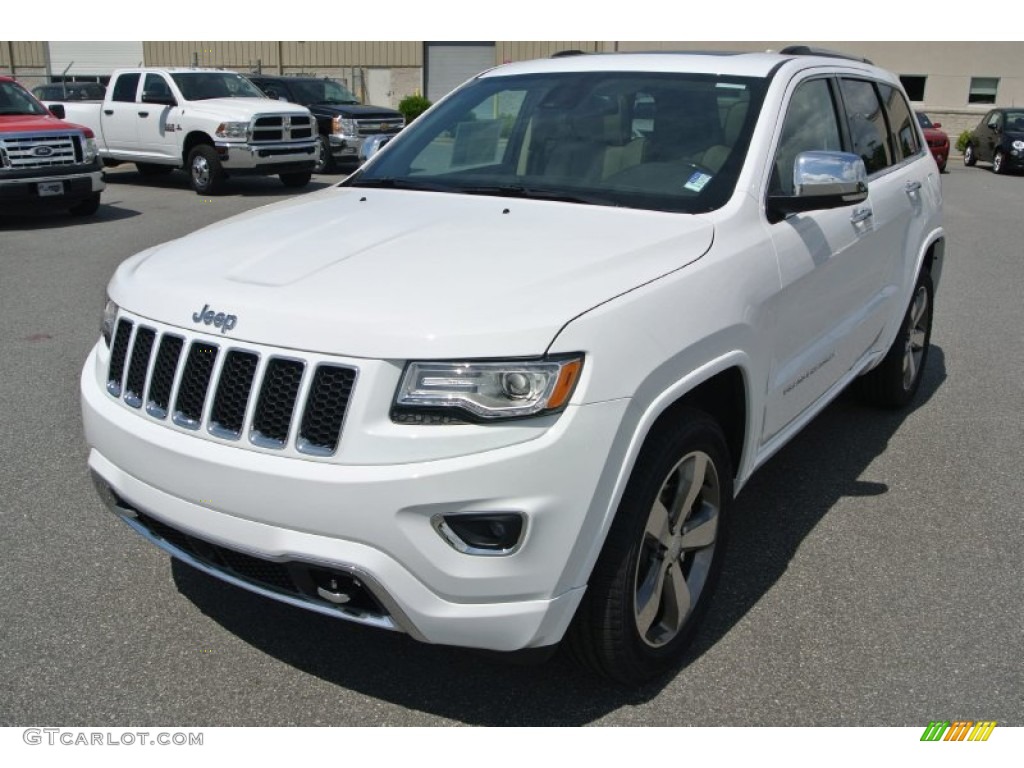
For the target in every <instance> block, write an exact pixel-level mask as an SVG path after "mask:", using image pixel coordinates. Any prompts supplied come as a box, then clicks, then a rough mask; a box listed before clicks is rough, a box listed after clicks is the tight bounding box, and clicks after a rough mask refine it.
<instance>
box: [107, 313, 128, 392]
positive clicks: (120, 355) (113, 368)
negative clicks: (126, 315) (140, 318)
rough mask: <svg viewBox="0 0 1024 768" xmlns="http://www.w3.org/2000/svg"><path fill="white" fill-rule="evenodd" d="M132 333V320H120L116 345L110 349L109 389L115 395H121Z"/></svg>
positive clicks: (115, 335) (115, 338) (115, 340)
mask: <svg viewBox="0 0 1024 768" xmlns="http://www.w3.org/2000/svg"><path fill="white" fill-rule="evenodd" d="M131 335H132V322H131V320H125V319H123V318H122V319H121V320H118V321H117V333H116V334H114V346H113V347H111V349H110V367H109V368H108V369H107V391H108V392H109V393H110V394H112V395H113V396H114V397H120V396H121V379H122V378H123V377H124V361H125V359H126V358H127V356H128V339H129V338H130V337H131Z"/></svg>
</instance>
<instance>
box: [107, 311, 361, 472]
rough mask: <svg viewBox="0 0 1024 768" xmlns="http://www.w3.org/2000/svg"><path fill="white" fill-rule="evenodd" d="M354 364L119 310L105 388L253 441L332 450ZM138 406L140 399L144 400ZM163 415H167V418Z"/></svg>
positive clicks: (217, 432)
mask: <svg viewBox="0 0 1024 768" xmlns="http://www.w3.org/2000/svg"><path fill="white" fill-rule="evenodd" d="M356 373H357V372H356V369H354V368H351V367H348V366H344V365H337V364H335V363H328V362H309V361H307V360H303V359H299V358H296V357H292V356H290V355H284V354H275V353H270V354H267V353H262V354H261V352H260V351H258V350H255V349H243V348H238V347H235V346H234V345H231V346H230V347H228V346H224V347H223V348H222V344H221V343H218V342H215V341H212V340H207V339H199V338H196V339H192V340H187V339H185V338H183V337H182V336H181V335H180V334H178V333H170V332H161V331H159V330H158V329H156V328H153V327H150V326H148V325H145V324H142V323H136V322H133V321H132V320H129V319H127V318H124V317H122V318H120V319H119V320H118V322H117V330H116V332H115V334H114V339H113V344H112V345H111V354H110V363H109V366H108V368H107V386H106V388H107V392H108V393H109V394H110V396H111V397H115V398H117V399H119V400H123V401H124V403H125V404H126V405H128V406H130V407H131V408H134V409H136V410H137V412H138V413H140V414H142V413H144V414H146V416H148V417H149V418H151V419H154V420H157V421H160V422H163V423H165V424H169V425H174V426H176V427H178V428H180V429H183V430H190V431H195V432H198V431H200V430H202V429H205V430H206V431H207V432H208V433H209V434H210V435H213V436H214V437H217V438H221V439H223V440H233V441H241V440H242V438H243V436H245V437H246V439H247V440H248V442H249V443H250V444H252V445H254V446H257V447H259V448H266V449H271V450H278V451H279V450H284V449H287V448H289V447H290V446H293V447H294V449H295V450H297V451H298V452H300V453H303V454H306V455H310V456H320V457H324V456H332V455H334V453H335V452H336V451H337V450H338V444H339V441H340V439H341V428H342V424H343V423H344V421H345V412H346V410H347V408H348V403H349V400H350V398H351V396H352V389H353V386H354V385H355V379H356ZM143 406H145V407H143ZM168 417H170V418H169V419H168Z"/></svg>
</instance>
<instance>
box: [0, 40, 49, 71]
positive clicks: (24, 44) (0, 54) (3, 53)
mask: <svg viewBox="0 0 1024 768" xmlns="http://www.w3.org/2000/svg"><path fill="white" fill-rule="evenodd" d="M12 50H13V53H14V67H15V69H17V68H18V67H45V66H46V50H45V47H44V46H43V44H42V43H41V42H38V41H26V40H17V41H14V42H5V41H0V67H2V68H3V69H5V70H7V71H10V69H11V52H12Z"/></svg>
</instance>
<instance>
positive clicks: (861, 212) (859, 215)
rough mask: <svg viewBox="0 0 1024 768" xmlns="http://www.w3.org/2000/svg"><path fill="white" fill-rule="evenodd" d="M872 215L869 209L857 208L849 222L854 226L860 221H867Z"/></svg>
mask: <svg viewBox="0 0 1024 768" xmlns="http://www.w3.org/2000/svg"><path fill="white" fill-rule="evenodd" d="M872 216H874V213H873V212H872V210H871V209H870V208H858V209H857V210H855V211H854V212H853V216H851V217H850V221H852V222H853V223H854V224H860V223H861V222H862V221H867V220H868V219H870V218H871V217H872Z"/></svg>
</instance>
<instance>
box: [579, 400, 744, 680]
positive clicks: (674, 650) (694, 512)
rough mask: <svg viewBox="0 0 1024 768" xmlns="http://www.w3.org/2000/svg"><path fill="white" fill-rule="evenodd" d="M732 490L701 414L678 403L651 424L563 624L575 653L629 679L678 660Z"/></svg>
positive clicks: (726, 464) (719, 445)
mask: <svg viewBox="0 0 1024 768" xmlns="http://www.w3.org/2000/svg"><path fill="white" fill-rule="evenodd" d="M732 493H733V484H732V465H731V461H730V459H729V452H728V448H727V447H726V443H725V437H724V436H723V434H722V430H721V429H720V428H719V426H718V425H717V424H716V423H715V422H714V421H713V420H712V419H711V418H710V417H708V416H707V415H705V414H704V413H702V412H700V411H697V410H693V409H685V410H683V411H681V412H680V413H679V414H678V419H677V420H674V421H673V422H671V423H669V424H665V425H662V426H660V427H658V428H657V429H656V431H655V432H652V434H651V435H650V436H649V437H648V439H647V441H646V443H645V444H644V448H643V450H642V451H641V453H640V456H639V457H638V459H637V463H636V466H635V467H634V469H633V474H632V475H631V477H630V480H629V483H628V485H627V487H626V491H625V493H624V494H623V498H622V501H621V503H620V504H619V509H618V512H617V514H616V517H615V521H614V523H613V524H612V527H611V530H610V531H609V533H608V539H607V541H606V542H605V546H604V549H603V550H602V552H601V556H600V557H599V558H598V561H597V564H596V565H595V567H594V572H593V574H591V578H590V583H589V585H588V587H587V592H586V595H585V596H584V598H583V602H582V603H581V605H580V608H579V610H578V611H577V615H576V617H575V620H574V622H573V626H572V627H571V629H570V633H569V638H568V642H569V649H570V651H571V652H572V654H573V655H574V656H575V657H576V659H577V660H578V661H580V662H581V663H583V664H584V665H586V666H588V667H590V668H591V669H593V670H595V671H597V672H598V673H600V674H603V675H606V676H608V677H611V678H613V679H615V680H618V681H620V682H623V683H627V684H631V685H635V684H639V683H642V682H644V681H646V680H649V679H651V678H652V677H654V676H655V675H657V674H659V673H661V672H664V671H666V670H668V669H670V668H671V667H672V666H674V665H675V664H677V663H678V662H679V660H680V659H681V657H682V654H683V651H684V650H685V648H686V646H687V644H688V643H689V642H690V640H691V639H692V637H693V634H694V632H695V631H696V628H697V626H698V624H699V622H700V619H701V617H702V616H703V614H704V612H705V611H706V609H707V604H708V600H709V599H710V596H711V593H712V591H713V589H714V586H715V583H716V581H717V578H718V572H719V571H720V570H721V562H722V553H723V550H724V545H725V534H726V529H727V522H728V516H729V508H730V505H731V502H732Z"/></svg>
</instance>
